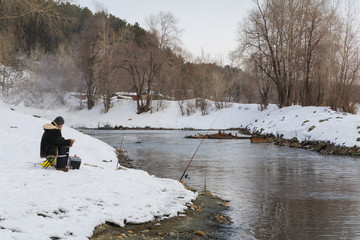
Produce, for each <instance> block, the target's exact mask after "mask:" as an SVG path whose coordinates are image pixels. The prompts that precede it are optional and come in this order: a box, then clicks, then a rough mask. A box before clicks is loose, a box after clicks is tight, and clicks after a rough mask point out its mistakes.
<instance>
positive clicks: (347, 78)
mask: <svg viewBox="0 0 360 240" xmlns="http://www.w3.org/2000/svg"><path fill="white" fill-rule="evenodd" d="M353 4H354V3H353V2H349V4H348V6H347V7H346V13H345V17H344V19H343V21H342V22H345V24H341V22H339V24H338V27H339V30H340V31H337V34H338V35H339V39H340V42H339V43H338V47H339V49H338V51H337V54H336V55H335V57H334V58H332V59H331V64H332V69H331V73H330V74H331V75H332V76H333V77H332V79H333V81H332V83H331V94H330V106H331V107H332V109H334V110H337V109H338V108H340V109H342V110H343V111H345V112H350V113H355V107H354V105H355V102H352V99H353V96H354V94H356V92H355V91H356V90H355V89H356V88H355V87H354V86H355V84H359V79H360V48H359V41H358V29H357V28H356V27H355V26H356V25H355V16H356V12H355V8H354V7H353Z"/></svg>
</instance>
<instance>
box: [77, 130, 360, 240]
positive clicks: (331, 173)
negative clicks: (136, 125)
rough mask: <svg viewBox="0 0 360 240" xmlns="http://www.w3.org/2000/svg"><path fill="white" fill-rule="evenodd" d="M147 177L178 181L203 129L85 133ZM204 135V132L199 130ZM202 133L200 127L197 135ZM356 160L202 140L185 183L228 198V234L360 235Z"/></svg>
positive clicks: (290, 236)
mask: <svg viewBox="0 0 360 240" xmlns="http://www.w3.org/2000/svg"><path fill="white" fill-rule="evenodd" d="M84 132H86V133H88V134H90V135H92V136H94V137H96V138H98V139H100V140H102V141H104V142H107V143H109V144H110V145H112V146H114V147H116V148H119V147H120V145H121V142H122V146H121V148H122V149H123V150H126V151H127V153H128V155H129V157H130V158H132V159H134V162H133V164H134V165H135V166H137V167H139V168H140V169H143V170H145V171H147V172H149V173H150V174H153V175H156V176H158V177H166V178H172V179H176V180H179V179H180V177H181V175H182V173H183V171H184V170H185V168H186V166H187V164H188V162H189V160H190V159H191V157H192V155H193V154H194V152H195V150H196V148H197V147H198V145H199V143H200V141H201V140H199V139H186V138H184V136H185V135H194V134H196V133H199V132H200V131H180V130H179V131H178V130H171V131H170V130H169V131H159V130H126V131H123V130H86V131H84ZM200 133H201V132H200ZM202 133H205V132H202ZM359 161H360V159H359V158H352V157H344V156H328V155H321V154H319V153H316V152H311V151H308V150H304V149H295V148H289V147H282V146H275V145H273V144H268V143H266V144H263V143H262V144H251V143H250V141H249V140H215V139H206V140H205V141H204V142H203V143H202V145H201V147H200V149H199V151H198V153H197V154H196V156H195V158H194V159H193V161H192V163H191V165H190V167H189V169H188V171H187V174H188V177H187V178H186V179H185V184H187V185H189V186H191V187H194V188H196V189H199V190H203V189H204V187H205V182H206V188H207V189H209V190H210V191H211V192H212V193H213V194H215V195H218V196H219V197H221V198H223V199H226V200H229V201H230V206H231V208H230V210H229V211H228V213H227V214H228V215H229V216H230V217H231V218H232V221H233V222H234V223H233V224H232V225H231V227H229V228H228V229H227V233H226V236H225V237H224V238H225V239H360V166H359Z"/></svg>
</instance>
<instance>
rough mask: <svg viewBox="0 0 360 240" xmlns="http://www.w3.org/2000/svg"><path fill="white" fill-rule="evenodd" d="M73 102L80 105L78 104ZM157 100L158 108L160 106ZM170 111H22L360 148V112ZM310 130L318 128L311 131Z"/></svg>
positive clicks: (170, 105) (126, 107)
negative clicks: (249, 133) (236, 130)
mask: <svg viewBox="0 0 360 240" xmlns="http://www.w3.org/2000/svg"><path fill="white" fill-rule="evenodd" d="M71 104H75V102H74V100H73V101H72V103H71ZM156 104H157V103H156V101H154V105H156ZM165 106H167V107H166V108H165V109H163V110H161V111H158V112H153V113H150V112H148V113H143V114H140V115H138V114H136V102H135V101H132V100H127V99H122V100H115V101H114V107H113V108H111V109H110V111H109V112H108V113H106V114H104V113H103V109H102V106H101V105H97V106H96V107H95V108H93V109H92V110H90V111H89V110H85V109H83V110H81V111H77V110H69V107H67V108H63V109H59V110H56V111H54V110H52V111H49V110H47V111H44V110H40V109H32V108H24V107H22V108H20V109H21V111H27V112H31V113H34V112H35V113H37V114H39V115H41V116H45V117H47V118H49V119H54V118H55V117H56V116H58V115H62V116H63V117H64V118H65V121H66V122H67V124H68V125H70V126H73V127H88V128H97V127H103V126H106V125H107V126H111V127H114V126H124V127H140V128H144V127H153V128H174V129H183V128H195V129H204V130H207V129H209V128H213V129H228V128H248V129H249V130H250V131H260V132H262V133H264V134H274V135H275V136H277V135H279V136H280V135H282V136H283V137H284V138H286V139H292V138H294V137H296V138H298V140H299V141H303V140H310V141H330V142H331V143H334V144H335V145H338V146H345V147H353V146H357V147H360V141H357V139H358V138H360V134H359V132H360V128H359V129H358V127H359V126H360V114H359V113H358V114H356V115H351V114H345V113H340V112H335V111H333V110H331V109H330V108H328V107H301V106H291V107H286V108H282V109H279V108H278V107H277V106H276V105H270V106H269V108H268V109H266V110H264V111H260V110H259V105H258V104H238V103H231V104H230V105H229V107H228V108H223V109H220V110H215V107H214V103H212V106H211V107H210V108H211V109H212V110H211V111H210V112H209V114H208V115H205V116H203V115H202V114H201V112H200V110H197V111H196V112H195V113H194V114H192V115H191V116H182V115H181V112H180V108H179V105H178V103H177V102H176V101H167V102H166V101H165ZM310 128H313V129H312V130H310Z"/></svg>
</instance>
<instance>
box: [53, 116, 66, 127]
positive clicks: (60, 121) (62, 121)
mask: <svg viewBox="0 0 360 240" xmlns="http://www.w3.org/2000/svg"><path fill="white" fill-rule="evenodd" d="M54 122H55V123H56V124H57V125H58V126H60V125H63V124H64V123H65V121H64V119H63V118H62V117H60V116H59V117H57V118H55V120H54Z"/></svg>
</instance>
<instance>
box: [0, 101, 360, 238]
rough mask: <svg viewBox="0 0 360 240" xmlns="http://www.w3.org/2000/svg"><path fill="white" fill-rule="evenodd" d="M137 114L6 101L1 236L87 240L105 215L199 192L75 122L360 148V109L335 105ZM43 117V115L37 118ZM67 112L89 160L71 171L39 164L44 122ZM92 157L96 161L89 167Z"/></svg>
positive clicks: (1, 129)
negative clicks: (226, 132)
mask: <svg viewBox="0 0 360 240" xmlns="http://www.w3.org/2000/svg"><path fill="white" fill-rule="evenodd" d="M165 104H166V106H167V107H166V108H164V109H163V110H161V111H158V112H153V113H145V114H141V115H137V114H136V113H135V112H136V103H135V102H133V101H130V100H118V101H116V102H114V107H113V108H112V109H111V110H110V112H109V113H107V114H104V113H103V112H102V108H101V106H96V107H95V108H94V109H93V110H91V111H88V110H70V109H72V107H71V106H67V107H63V108H61V109H56V110H46V109H36V108H28V107H24V106H21V105H18V106H14V107H12V108H13V110H11V109H10V107H9V106H8V105H6V104H4V103H2V102H0V116H1V118H0V135H1V144H0V167H1V178H0V187H1V189H2V194H1V197H0V208H1V211H0V238H1V239H10V238H13V239H49V238H51V237H54V238H61V239H87V237H90V236H91V235H92V231H93V229H94V227H95V226H97V225H99V224H102V223H104V222H105V221H110V222H114V223H116V224H119V225H121V226H123V225H124V224H125V222H134V223H140V222H146V221H151V220H153V219H154V218H156V217H161V216H164V215H166V216H176V215H177V213H178V212H181V211H183V210H184V209H185V208H186V203H187V202H190V201H191V200H193V199H195V198H196V196H197V194H194V193H193V192H190V191H187V190H185V189H184V187H183V186H182V185H181V184H180V183H178V182H177V181H173V180H169V179H159V178H156V177H153V176H149V174H148V173H146V172H144V171H139V170H133V169H126V170H118V171H117V170H115V169H116V161H117V159H116V154H115V152H114V149H113V148H112V147H110V146H109V145H107V144H105V143H103V142H101V141H99V140H96V139H94V138H92V137H90V136H87V135H84V134H82V133H80V132H78V131H76V130H74V129H72V128H69V127H67V126H72V127H90V128H96V127H102V126H110V127H115V126H124V127H154V128H174V129H182V128H195V129H208V128H210V127H211V128H213V129H228V128H247V129H249V130H250V131H251V132H261V133H262V134H273V135H274V136H282V137H283V138H286V139H292V138H297V139H298V140H299V141H305V140H307V141H329V142H331V143H333V144H336V145H339V146H345V147H353V146H357V147H359V146H360V133H359V132H360V115H359V114H357V115H350V114H343V113H340V112H334V111H332V110H330V109H329V108H327V107H300V106H293V107H287V108H283V109H278V108H277V107H276V106H274V105H272V106H270V107H269V109H267V110H265V111H259V109H258V108H259V106H258V105H256V104H235V103H233V104H231V105H230V106H229V107H228V108H224V109H221V110H218V111H215V109H214V108H212V109H213V110H211V111H210V112H209V114H208V115H205V116H203V115H201V113H200V111H199V110H198V111H196V112H195V113H194V114H192V115H191V116H182V115H181V112H180V109H179V106H178V103H177V102H165ZM34 115H36V116H41V117H36V116H34ZM59 115H61V116H63V117H64V118H65V127H64V129H63V135H64V137H66V138H75V139H76V143H75V145H74V147H73V148H72V149H71V155H72V154H77V155H78V156H80V157H81V158H82V165H81V168H80V170H79V171H78V170H74V171H69V172H67V173H64V172H59V171H55V170H52V169H48V170H44V169H41V168H39V167H34V163H36V162H39V161H40V159H39V143H40V138H41V135H42V132H43V130H42V125H43V124H45V123H48V122H50V121H51V120H53V119H54V118H55V117H56V116H59ZM84 163H88V164H91V165H95V166H97V167H94V166H90V165H84Z"/></svg>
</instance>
